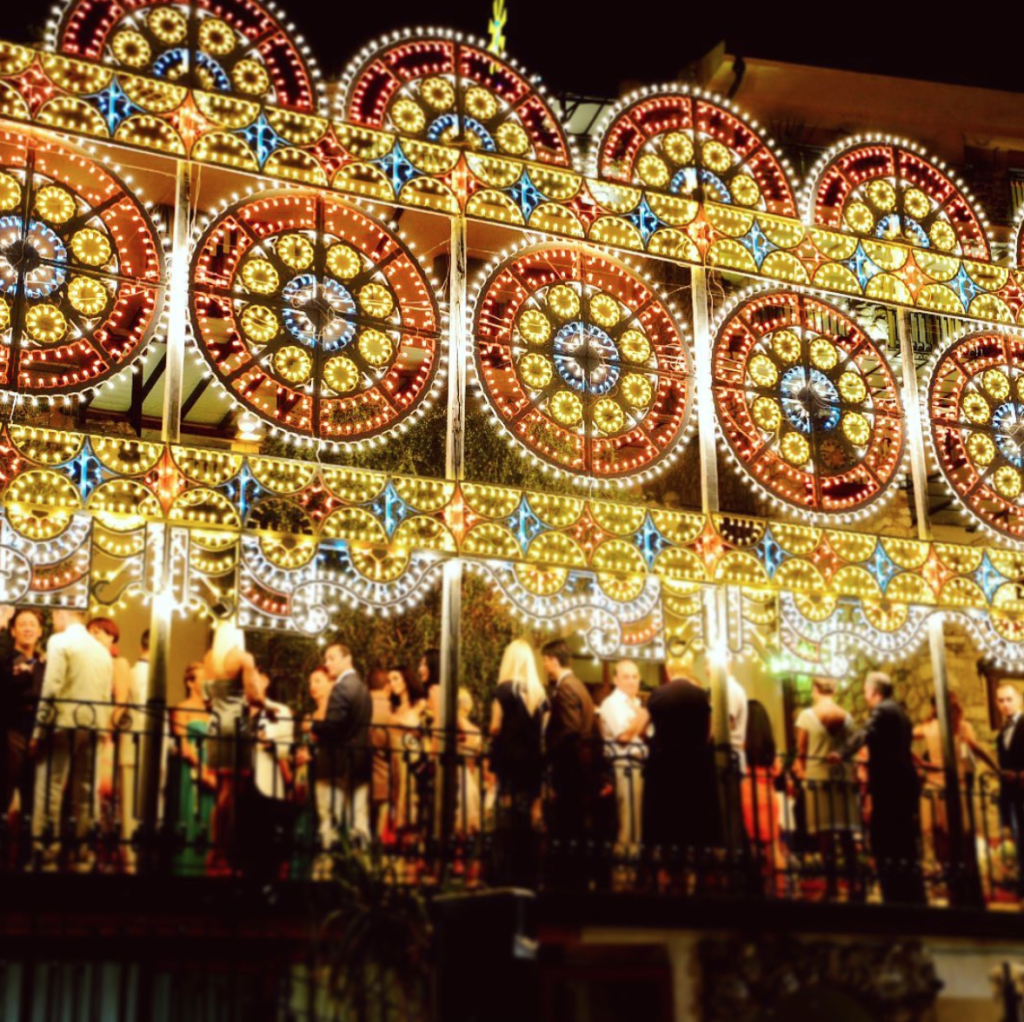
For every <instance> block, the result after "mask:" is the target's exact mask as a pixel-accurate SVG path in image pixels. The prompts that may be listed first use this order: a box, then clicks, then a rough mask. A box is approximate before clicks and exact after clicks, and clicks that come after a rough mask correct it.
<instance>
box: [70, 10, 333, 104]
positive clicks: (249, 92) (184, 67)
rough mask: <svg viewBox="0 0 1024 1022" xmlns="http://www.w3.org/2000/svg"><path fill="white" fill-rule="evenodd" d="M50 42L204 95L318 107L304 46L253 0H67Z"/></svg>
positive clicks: (313, 75)
mask: <svg viewBox="0 0 1024 1022" xmlns="http://www.w3.org/2000/svg"><path fill="white" fill-rule="evenodd" d="M51 44H52V45H53V47H54V48H55V49H57V50H58V51H59V52H61V53H66V54H67V55H68V56H71V57H79V58H84V59H86V60H94V61H103V62H104V63H107V64H111V65H113V66H114V67H117V68H119V69H121V70H123V71H129V72H133V73H135V74H139V75H147V76H152V77H155V78H163V79H165V80H167V81H174V82H180V83H181V84H187V85H189V86H190V87H191V88H195V89H202V90H204V91H206V92H220V93H227V94H229V95H235V96H238V97H240V98H244V99H250V100H253V99H255V100H260V101H262V102H264V103H269V104H272V105H273V106H280V107H287V108H288V109H291V110H301V111H304V112H307V113H314V112H317V111H318V108H319V105H320V101H319V93H318V89H317V85H316V78H317V72H316V70H315V68H314V66H313V65H312V63H311V60H310V57H309V54H308V51H307V49H306V47H305V46H302V45H300V44H299V43H298V42H297V41H295V40H293V39H292V38H291V36H290V34H289V31H288V29H286V28H285V26H284V25H283V24H282V23H281V21H280V19H279V18H278V17H277V16H276V15H275V14H273V13H272V12H271V11H269V10H267V9H266V8H265V7H263V6H261V5H260V4H259V3H256V2H255V0H217V2H216V3H214V2H212V0H192V2H174V3H162V2H158V3H153V2H152V0H118V2H116V3H109V2H107V0H70V2H69V3H68V4H67V6H66V7H65V8H64V10H63V12H62V13H61V15H60V21H59V23H58V25H57V27H56V30H55V32H54V34H53V38H52V39H51ZM125 99H126V101H127V97H126V98H125Z"/></svg>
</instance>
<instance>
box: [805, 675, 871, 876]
mask: <svg viewBox="0 0 1024 1022" xmlns="http://www.w3.org/2000/svg"><path fill="white" fill-rule="evenodd" d="M837 688H838V683H837V682H836V681H835V679H833V678H815V679H814V682H813V686H812V689H811V706H809V707H808V708H807V709H806V710H804V711H803V712H802V713H801V714H800V716H799V717H797V719H796V736H797V758H796V762H795V763H794V764H793V772H794V773H795V774H796V776H797V777H798V778H800V779H801V780H802V781H803V791H804V813H805V817H806V826H807V833H808V835H810V836H812V837H814V836H817V838H818V842H819V845H820V847H821V852H822V855H823V857H824V862H825V867H826V876H827V882H828V890H827V893H828V895H829V896H834V895H835V894H836V889H837V879H838V875H837V871H836V870H837V866H838V865H839V861H840V860H839V855H840V853H841V855H842V862H843V864H844V866H845V868H846V869H845V871H846V873H847V875H848V876H849V877H850V879H851V885H852V884H853V880H854V875H855V869H856V864H857V843H856V837H857V835H858V834H859V833H860V829H861V817H860V800H859V797H858V792H857V780H856V773H855V770H856V768H855V767H854V765H853V764H852V763H845V762H844V763H830V762H829V756H831V755H832V754H833V753H840V754H841V753H842V751H843V749H844V748H845V746H846V743H847V742H848V741H849V740H850V738H852V736H853V734H854V732H855V730H856V728H855V725H854V722H853V718H852V717H851V716H850V715H849V714H848V713H847V712H846V710H844V709H843V708H842V707H841V706H840V705H839V704H838V703H837V702H836V701H835V698H834V697H835V693H836V689H837Z"/></svg>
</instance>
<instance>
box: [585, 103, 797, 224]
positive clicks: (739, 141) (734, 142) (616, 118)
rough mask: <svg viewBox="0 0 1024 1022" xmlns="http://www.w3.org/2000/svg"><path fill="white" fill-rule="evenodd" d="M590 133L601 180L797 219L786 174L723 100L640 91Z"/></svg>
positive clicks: (757, 133) (754, 127)
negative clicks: (593, 139)
mask: <svg viewBox="0 0 1024 1022" xmlns="http://www.w3.org/2000/svg"><path fill="white" fill-rule="evenodd" d="M595 134H596V136H597V137H598V138H599V139H600V141H599V142H598V144H597V146H596V148H595V156H594V161H593V162H594V166H593V170H594V172H595V173H596V174H597V175H598V176H599V177H602V178H604V179H606V180H612V181H622V182H625V183H627V184H632V185H640V186H643V187H647V188H654V189H657V190H658V191H666V192H670V193H671V194H673V195H682V196H685V197H687V198H692V199H699V200H702V201H708V202H719V203H724V204H726V205H735V206H740V207H744V208H747V209H756V210H765V211H768V212H770V213H778V214H780V215H781V216H796V200H795V198H794V195H793V188H792V186H791V185H790V182H789V178H788V167H787V166H786V164H785V163H784V161H783V160H782V159H781V158H780V157H779V156H778V155H777V154H776V153H775V152H774V150H773V149H772V146H771V144H770V143H769V142H768V141H767V140H766V139H765V138H764V137H763V135H762V134H761V132H760V130H759V129H758V127H757V125H756V124H754V123H752V122H751V121H749V120H748V119H747V118H746V117H745V116H744V115H743V114H741V113H740V112H739V111H738V110H737V109H736V108H735V107H733V106H732V104H731V103H729V101H728V100H723V99H721V98H718V97H715V98H714V99H712V98H711V97H709V96H705V95H703V94H702V93H700V92H698V91H691V90H690V89H689V88H688V87H686V86H682V85H664V86H659V87H656V88H653V89H643V90H641V91H640V92H636V93H633V94H632V95H630V96H627V97H626V98H625V99H623V100H621V101H620V102H619V103H617V104H616V105H615V106H614V107H612V109H611V110H610V111H609V113H608V114H607V116H606V117H605V119H604V121H603V123H602V125H601V126H600V127H599V128H598V129H597V131H596V132H595Z"/></svg>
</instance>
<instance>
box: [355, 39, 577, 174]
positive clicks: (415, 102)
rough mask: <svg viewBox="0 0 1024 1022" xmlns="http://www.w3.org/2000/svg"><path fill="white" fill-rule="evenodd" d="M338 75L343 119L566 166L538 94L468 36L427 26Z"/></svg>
mask: <svg viewBox="0 0 1024 1022" xmlns="http://www.w3.org/2000/svg"><path fill="white" fill-rule="evenodd" d="M345 80H346V83H347V84H346V88H345V91H344V100H343V103H342V108H341V116H342V117H343V118H344V119H345V120H347V121H351V122H354V123H356V124H365V125H367V126H368V127H372V128H383V129H386V130H388V131H395V132H398V133H400V134H402V135H405V136H406V137H411V138H417V139H422V140H423V141H427V142H439V143H443V144H446V145H462V146H465V147H467V148H470V149H475V150H478V151H480V152H486V153H494V154H495V155H498V156H514V157H517V158H520V159H524V160H539V161H540V162H543V163H551V164H555V165H557V166H561V167H568V166H571V164H572V159H571V154H570V149H569V145H568V143H567V141H566V135H565V131H564V130H563V128H562V126H561V124H560V123H559V119H558V117H557V115H556V114H555V112H554V111H553V110H552V109H551V107H550V105H549V104H548V102H547V100H546V99H545V97H544V96H543V95H541V93H540V92H539V91H538V89H537V88H536V86H535V85H534V84H532V83H531V82H530V81H529V80H528V79H527V78H526V77H525V76H524V75H523V74H522V73H521V72H520V71H518V70H516V69H515V68H514V67H512V66H510V65H509V64H507V63H505V62H504V61H503V60H501V59H499V58H497V57H495V56H494V54H492V53H488V52H487V51H486V49H485V48H484V47H483V46H482V45H480V44H477V43H475V42H474V41H472V40H463V39H458V38H455V37H453V36H452V35H450V34H447V33H440V32H431V31H424V32H422V33H421V32H417V33H416V34H415V35H412V34H410V35H409V36H408V37H407V38H404V39H401V40H399V41H397V42H396V41H395V40H394V38H389V39H385V40H382V41H381V42H380V43H378V44H376V45H374V46H371V47H369V48H368V49H367V50H366V51H364V53H363V54H362V55H361V56H360V57H359V58H357V59H356V61H355V62H354V63H353V64H352V66H351V67H350V68H349V70H348V72H347V74H346V79H345Z"/></svg>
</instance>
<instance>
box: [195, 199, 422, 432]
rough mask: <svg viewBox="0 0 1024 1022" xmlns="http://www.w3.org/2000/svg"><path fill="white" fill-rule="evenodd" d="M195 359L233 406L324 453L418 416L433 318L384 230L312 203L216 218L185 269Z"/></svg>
mask: <svg viewBox="0 0 1024 1022" xmlns="http://www.w3.org/2000/svg"><path fill="white" fill-rule="evenodd" d="M192 278H193V290H192V318H193V327H194V334H195V337H196V339H197V342H198V344H199V347H200V350H201V351H202V354H203V356H204V357H205V358H206V360H207V362H208V363H209V364H210V367H211V368H212V369H213V371H214V372H215V373H216V375H217V377H218V379H219V380H220V382H221V383H222V384H223V385H224V386H225V387H226V388H227V389H228V390H229V391H230V392H231V393H232V394H233V395H234V396H235V397H236V398H237V399H238V400H239V401H241V402H242V403H243V404H244V405H246V406H247V407H248V408H250V409H251V410H252V411H254V412H256V413H257V414H259V415H261V416H262V417H263V418H265V419H266V420H267V421H269V422H271V423H272V424H274V425H275V426H279V427H281V428H282V429H283V430H285V431H287V432H289V433H293V434H297V435H302V436H308V437H313V438H316V439H320V440H329V441H334V442H338V443H355V442H358V441H360V440H366V439H368V438H370V437H374V436H377V435H379V434H381V433H385V432H387V431H388V430H390V429H392V428H394V427H395V426H397V425H399V424H400V423H402V422H403V421H404V420H406V419H408V418H409V416H410V415H412V414H413V413H415V412H416V411H417V410H420V411H422V405H423V401H424V399H425V398H426V397H427V395H428V393H430V392H431V391H432V389H433V385H434V384H435V383H436V382H439V377H438V373H437V370H438V364H439V362H440V359H441V354H440V349H439V343H438V340H439V338H438V333H439V330H440V315H439V312H438V306H437V303H436V301H435V298H434V293H433V291H432V289H431V287H430V284H429V283H428V281H427V278H426V277H425V276H424V274H423V271H422V270H421V269H420V267H419V265H418V263H417V262H416V260H415V258H414V257H413V255H412V253H411V252H410V251H409V249H408V248H407V247H406V246H405V244H404V243H403V242H402V241H401V240H400V239H399V238H398V237H397V236H396V235H395V234H394V233H393V232H392V231H391V230H390V229H388V228H387V227H385V226H384V225H383V224H380V223H378V222H377V221H376V220H374V219H372V218H371V217H369V216H368V215H367V214H365V213H362V212H358V211H356V210H354V209H352V208H350V207H348V206H346V205H344V204H343V203H341V202H339V201H337V200H335V199H333V198H330V197H324V196H321V195H317V194H312V193H304V192H287V193H282V194H271V195H265V196H260V197H253V198H250V199H247V200H244V201H242V202H240V203H238V204H237V205H236V206H234V207H232V208H231V209H228V210H227V211H225V212H224V213H223V214H221V216H219V217H218V218H217V219H216V220H215V221H214V222H213V223H211V224H210V225H209V227H208V228H207V229H206V231H205V233H204V234H203V236H202V237H201V238H200V240H199V243H198V245H197V246H196V249H195V254H194V255H193V260H192Z"/></svg>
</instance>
